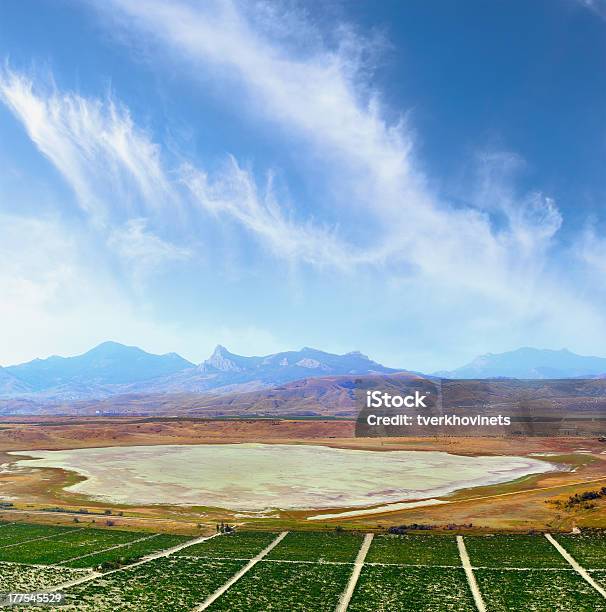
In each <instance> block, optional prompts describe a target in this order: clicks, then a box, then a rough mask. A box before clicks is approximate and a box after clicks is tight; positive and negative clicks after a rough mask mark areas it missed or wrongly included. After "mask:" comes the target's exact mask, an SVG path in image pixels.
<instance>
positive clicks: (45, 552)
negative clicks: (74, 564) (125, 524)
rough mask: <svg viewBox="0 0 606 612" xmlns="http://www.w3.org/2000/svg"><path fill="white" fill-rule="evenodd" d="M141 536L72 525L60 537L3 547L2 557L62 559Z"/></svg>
mask: <svg viewBox="0 0 606 612" xmlns="http://www.w3.org/2000/svg"><path fill="white" fill-rule="evenodd" d="M140 537H141V534H140V533H136V532H131V531H109V530H104V529H72V530H70V531H68V532H66V533H65V535H61V536H60V537H53V538H51V539H46V540H42V539H41V540H34V541H31V542H23V543H22V544H19V545H18V546H8V547H5V548H0V561H13V562H17V563H42V564H46V563H49V564H50V563H59V562H61V561H65V560H67V559H71V558H73V557H78V556H81V555H86V554H88V553H91V552H95V551H98V550H102V549H103V548H109V547H110V546H115V545H116V544H123V543H127V542H132V541H133V540H136V539H138V538H140Z"/></svg>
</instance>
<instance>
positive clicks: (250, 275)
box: [0, 0, 606, 371]
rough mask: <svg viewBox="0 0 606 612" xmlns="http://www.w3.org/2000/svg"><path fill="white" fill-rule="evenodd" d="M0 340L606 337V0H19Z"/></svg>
mask: <svg viewBox="0 0 606 612" xmlns="http://www.w3.org/2000/svg"><path fill="white" fill-rule="evenodd" d="M0 60H1V62H2V64H1V66H2V68H1V71H0V256H1V257H2V260H3V265H2V266H1V267H0V286H1V287H2V294H3V297H2V300H1V301H0V338H1V340H2V341H1V342H0V364H2V365H8V364H10V363H15V362H19V361H24V360H27V359H31V358H33V357H38V356H39V357H44V356H48V355H50V354H65V355H69V354H76V353H79V352H82V351H84V350H86V349H88V348H90V347H91V346H92V345H94V344H96V343H99V342H101V341H104V340H107V339H112V340H116V341H120V342H124V343H127V344H136V345H138V346H141V347H142V348H144V349H146V350H150V351H152V352H168V351H177V352H179V353H180V354H182V355H183V356H184V357H186V358H188V359H191V360H193V361H196V362H198V361H201V360H202V359H204V358H205V357H206V356H207V355H208V353H210V351H211V350H212V348H213V346H214V345H215V344H217V343H221V344H224V345H226V346H227V347H228V348H230V350H232V351H234V352H239V353H242V354H266V353H271V352H276V351H280V350H288V349H293V348H300V347H302V346H314V347H317V348H321V349H324V350H328V351H332V352H347V351H350V350H355V349H359V350H362V351H363V352H365V353H367V354H369V355H370V356H371V357H373V358H375V359H377V360H379V361H382V362H383V363H385V364H386V365H390V366H397V367H405V368H411V369H419V370H425V371H432V370H436V369H441V368H451V367H455V366H458V365H460V364H462V363H464V362H466V361H468V360H469V359H471V358H473V357H474V356H475V355H477V354H480V353H485V352H500V351H504V350H509V349H514V348H517V347H518V346H523V345H530V346H538V347H544V348H553V349H559V348H562V347H567V348H569V349H571V350H574V351H577V352H580V353H584V354H597V355H604V354H606V349H604V346H605V345H606V316H605V310H604V308H603V305H604V298H605V289H606V283H605V274H606V239H605V238H604V229H605V228H606V215H605V212H604V206H603V203H604V196H605V194H606V173H604V166H605V162H606V4H604V3H602V2H600V1H599V0H545V1H540V0H533V1H531V2H528V1H517V0H513V1H507V2H505V1H500V0H493V1H491V2H486V1H485V0H477V1H476V0H467V1H466V2H464V3H462V2H459V1H455V0H440V1H435V2H427V1H426V0H424V1H420V0H419V1H416V0H408V1H407V2H397V1H384V2H380V3H372V2H329V3H323V4H321V5H320V3H317V2H310V3H305V2H294V1H293V2H290V1H289V2H285V3H275V2H272V3H265V2H252V1H251V2H237V1H227V0H226V1H215V0H210V1H208V2H189V1H187V0H173V1H171V2H169V1H168V0H166V1H164V0H150V1H149V2H146V3H141V2H136V1H134V0H104V1H103V2H72V1H50V0H49V1H48V2H44V1H40V0H37V1H35V2H34V1H33V0H31V1H30V0H6V1H5V2H2V3H0Z"/></svg>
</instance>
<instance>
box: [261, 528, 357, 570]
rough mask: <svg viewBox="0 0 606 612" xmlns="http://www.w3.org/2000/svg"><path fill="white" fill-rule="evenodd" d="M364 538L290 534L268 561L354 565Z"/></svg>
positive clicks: (352, 535) (340, 534)
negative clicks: (280, 560) (281, 560)
mask: <svg viewBox="0 0 606 612" xmlns="http://www.w3.org/2000/svg"><path fill="white" fill-rule="evenodd" d="M362 540H363V536H361V535H358V534H351V533H319V532H304V531H302V532H295V531H292V532H290V533H289V534H288V535H287V536H286V537H285V538H284V539H283V540H282V541H281V542H280V543H279V544H278V545H277V546H276V547H275V548H274V549H273V550H272V551H270V553H269V554H268V555H267V557H266V558H267V559H284V560H287V561H325V562H326V561H333V562H334V561H340V562H345V563H353V562H354V561H355V559H356V555H357V554H358V551H359V550H360V546H361V545H362Z"/></svg>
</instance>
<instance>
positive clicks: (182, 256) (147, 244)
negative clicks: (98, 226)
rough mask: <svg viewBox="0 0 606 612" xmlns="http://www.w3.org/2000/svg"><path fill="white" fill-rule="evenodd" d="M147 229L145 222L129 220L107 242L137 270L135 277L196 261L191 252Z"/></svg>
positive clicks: (112, 233) (142, 219)
mask: <svg viewBox="0 0 606 612" xmlns="http://www.w3.org/2000/svg"><path fill="white" fill-rule="evenodd" d="M147 225H148V223H147V220H146V219H145V218H136V219H130V220H129V221H127V222H126V223H125V224H124V225H122V226H120V227H117V228H115V229H114V230H113V231H112V232H111V234H110V236H109V238H108V241H107V242H108V246H109V247H110V249H112V250H113V252H115V253H117V254H118V255H119V256H120V257H122V258H123V259H125V260H126V261H127V262H128V263H129V265H131V266H132V267H133V268H134V270H135V271H136V276H138V277H141V276H145V275H148V274H152V273H154V272H156V271H158V270H159V269H161V268H162V267H163V266H164V265H165V264H169V263H171V262H179V261H185V260H187V259H191V258H192V257H193V255H194V254H193V252H192V250H191V249H189V248H185V247H180V246H177V245H175V244H173V243H171V242H168V241H166V240H163V239H162V238H160V237H159V236H157V235H156V234H154V233H153V232H151V231H150V230H148V229H147Z"/></svg>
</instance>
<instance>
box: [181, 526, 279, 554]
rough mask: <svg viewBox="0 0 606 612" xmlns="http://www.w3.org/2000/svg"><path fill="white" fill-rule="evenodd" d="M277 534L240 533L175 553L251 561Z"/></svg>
mask: <svg viewBox="0 0 606 612" xmlns="http://www.w3.org/2000/svg"><path fill="white" fill-rule="evenodd" d="M277 535H278V534H277V533H269V532H266V531H241V532H237V533H234V534H226V535H223V536H221V537H220V538H213V539H212V540H208V541H207V542H202V543H201V544H194V545H193V546H188V547H187V548H185V549H184V550H182V551H180V552H178V553H176V554H177V555H181V556H187V557H189V556H191V557H205V558H211V559H212V558H215V559H217V558H229V559H251V558H252V557H254V556H255V555H257V554H259V553H260V552H261V551H262V550H263V549H264V548H265V547H266V546H268V545H269V544H271V542H272V541H273V540H275V538H276V536H277Z"/></svg>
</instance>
